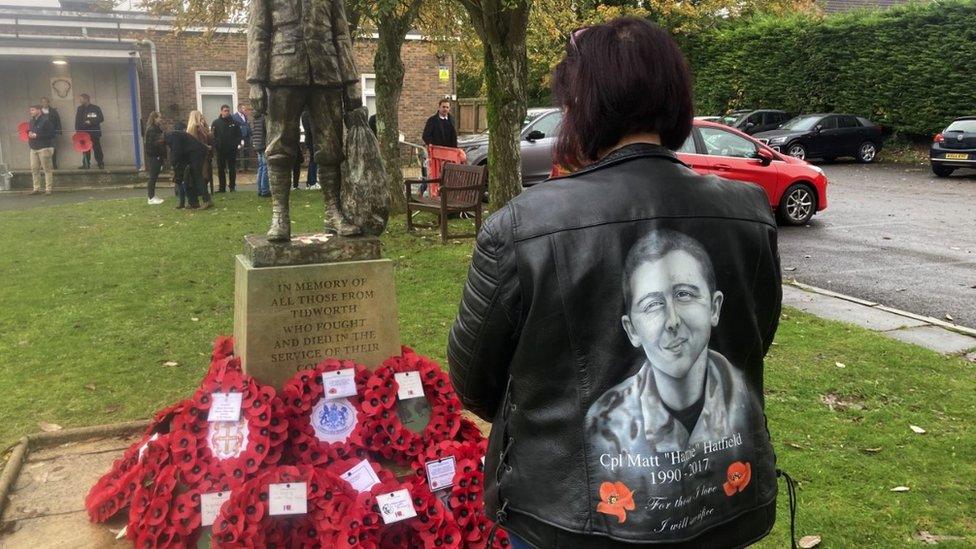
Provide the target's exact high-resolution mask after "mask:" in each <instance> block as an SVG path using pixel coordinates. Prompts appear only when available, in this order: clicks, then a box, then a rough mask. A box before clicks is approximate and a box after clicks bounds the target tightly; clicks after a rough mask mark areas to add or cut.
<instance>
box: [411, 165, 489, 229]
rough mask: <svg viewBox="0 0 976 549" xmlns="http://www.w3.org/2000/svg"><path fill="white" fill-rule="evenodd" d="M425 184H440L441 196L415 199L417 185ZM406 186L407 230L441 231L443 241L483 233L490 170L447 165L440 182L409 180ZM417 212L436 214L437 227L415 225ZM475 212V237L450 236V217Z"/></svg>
mask: <svg viewBox="0 0 976 549" xmlns="http://www.w3.org/2000/svg"><path fill="white" fill-rule="evenodd" d="M421 183H428V184H429V183H439V184H440V186H441V188H440V193H441V195H440V196H439V197H435V198H426V197H423V196H414V194H413V190H412V188H413V186H414V185H420V184H421ZM404 187H405V191H406V197H407V230H408V231H412V230H413V229H414V227H424V228H438V227H439V228H440V230H441V242H447V239H448V238H468V237H473V236H477V234H478V231H480V230H481V213H482V212H481V210H482V207H483V205H482V202H481V197H482V196H483V195H484V194H485V191H487V189H488V167H487V166H468V165H466V164H445V165H444V169H443V171H442V172H441V176H440V177H438V178H436V179H406V180H404ZM414 212H430V213H436V214H437V216H438V223H437V225H434V224H430V223H414V222H413V214H414ZM461 213H473V214H474V230H475V232H474V233H472V234H460V235H449V234H447V218H448V216H449V215H450V214H461Z"/></svg>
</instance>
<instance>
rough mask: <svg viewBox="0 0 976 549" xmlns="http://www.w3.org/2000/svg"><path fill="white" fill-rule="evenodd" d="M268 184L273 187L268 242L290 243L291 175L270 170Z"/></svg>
mask: <svg viewBox="0 0 976 549" xmlns="http://www.w3.org/2000/svg"><path fill="white" fill-rule="evenodd" d="M268 183H269V184H270V185H269V186H270V187H271V229H269V230H268V240H270V241H271V242H288V241H289V240H291V217H290V216H289V214H288V211H289V209H288V195H289V192H290V191H291V173H290V172H287V171H278V170H268Z"/></svg>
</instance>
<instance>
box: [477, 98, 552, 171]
mask: <svg viewBox="0 0 976 549" xmlns="http://www.w3.org/2000/svg"><path fill="white" fill-rule="evenodd" d="M562 119H563V115H562V112H560V110H559V109H556V108H545V109H529V110H528V112H527V113H526V116H525V123H524V124H522V131H521V132H520V134H519V141H520V142H521V149H522V186H523V187H531V186H532V185H535V184H536V183H538V182H540V181H544V180H545V179H546V178H548V177H549V172H551V171H552V150H553V147H555V145H556V136H557V135H558V134H559V123H560V122H562ZM458 147H459V148H461V149H464V152H465V154H467V155H468V164H472V165H476V166H477V165H483V164H487V163H488V132H485V133H481V134H477V135H472V136H467V137H462V138H460V139H458Z"/></svg>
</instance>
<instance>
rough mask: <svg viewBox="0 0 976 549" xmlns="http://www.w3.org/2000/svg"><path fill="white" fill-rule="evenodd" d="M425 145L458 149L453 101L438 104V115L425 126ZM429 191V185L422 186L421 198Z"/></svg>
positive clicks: (443, 100)
mask: <svg viewBox="0 0 976 549" xmlns="http://www.w3.org/2000/svg"><path fill="white" fill-rule="evenodd" d="M423 140H424V145H435V146H438V147H452V148H455V149H456V148H457V144H458V143H457V129H455V127H454V118H452V117H451V100H450V99H448V98H446V97H445V98H444V99H441V100H440V101H438V102H437V113H436V114H434V116H431V117H430V118H428V119H427V123H426V124H424V135H423ZM426 190H427V183H421V184H420V196H423V195H424V191H426Z"/></svg>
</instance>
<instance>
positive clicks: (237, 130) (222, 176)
mask: <svg viewBox="0 0 976 549" xmlns="http://www.w3.org/2000/svg"><path fill="white" fill-rule="evenodd" d="M210 132H211V134H212V135H213V146H214V152H216V153H217V179H218V180H219V181H220V186H219V187H218V188H217V192H218V193H223V192H227V184H228V183H230V192H234V191H236V190H237V149H238V147H240V146H241V127H240V125H239V124H238V123H237V120H235V119H234V117H233V116H232V115H231V114H230V105H223V106H221V107H220V116H219V117H218V118H217V119H216V120H214V121H213V125H212V126H211V127H210ZM228 180H229V181H228Z"/></svg>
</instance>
